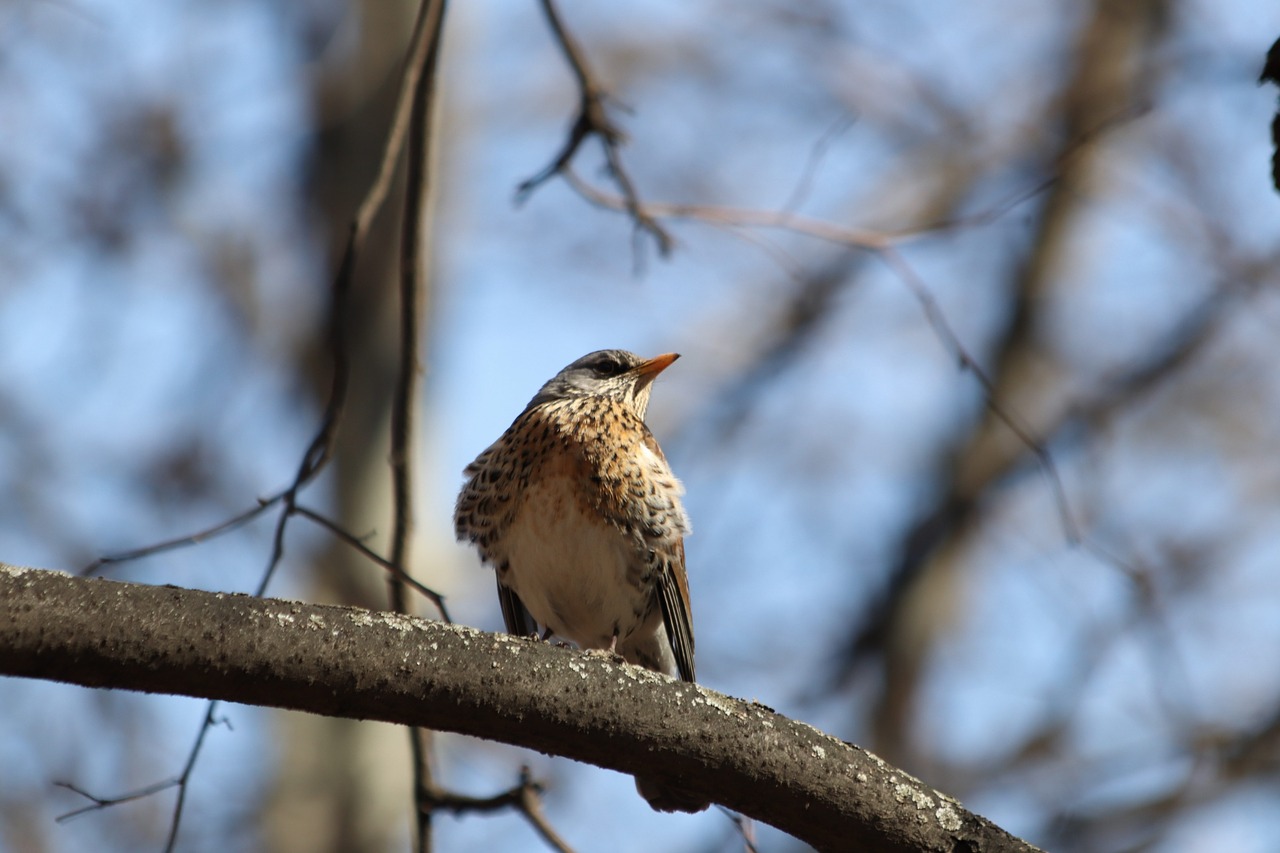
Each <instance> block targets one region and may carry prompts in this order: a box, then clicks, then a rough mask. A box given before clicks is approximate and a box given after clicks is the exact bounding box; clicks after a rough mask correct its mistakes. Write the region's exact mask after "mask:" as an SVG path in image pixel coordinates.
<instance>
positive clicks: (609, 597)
mask: <svg viewBox="0 0 1280 853" xmlns="http://www.w3.org/2000/svg"><path fill="white" fill-rule="evenodd" d="M584 509H585V512H584ZM637 547H638V544H637V543H636V542H635V541H634V540H632V539H630V538H629V537H627V536H625V535H624V534H623V533H622V532H621V531H620V530H618V529H617V528H615V527H612V526H610V525H608V524H606V523H605V522H604V521H602V520H601V519H600V518H599V517H598V516H597V515H596V514H595V513H594V512H593V511H591V510H590V509H589V508H584V507H580V506H579V504H578V501H577V497H576V495H575V492H574V490H573V488H572V484H571V482H570V481H569V480H568V479H567V478H565V477H548V478H544V479H543V480H542V481H541V482H538V483H536V484H534V483H531V484H530V485H529V486H528V487H527V490H526V492H525V495H524V499H523V501H522V504H521V508H520V511H519V512H518V513H517V515H516V517H515V519H514V520H513V521H512V523H511V525H510V527H508V528H507V530H506V532H505V535H504V536H503V539H502V542H501V545H500V548H501V550H502V551H503V552H505V555H506V558H507V561H508V563H509V565H510V570H509V571H508V573H507V575H506V577H505V578H504V580H505V582H506V583H507V585H508V586H510V587H511V588H512V589H514V590H515V592H516V594H517V595H518V596H520V600H521V601H523V602H524V606H525V607H527V608H528V609H529V612H530V613H531V614H533V618H534V619H536V620H537V621H538V622H539V623H541V624H542V625H544V626H545V627H547V628H550V629H551V630H552V631H553V632H554V633H555V634H556V635H557V636H559V637H561V638H563V639H567V640H572V641H573V642H574V643H577V644H578V645H579V646H581V647H583V648H589V649H590V648H608V647H609V644H610V641H611V640H612V639H613V637H614V635H615V634H617V635H618V636H619V637H620V638H626V636H627V635H628V634H630V633H631V631H633V630H634V629H635V628H636V627H637V625H638V623H639V619H638V617H637V616H636V612H635V611H636V609H637V605H638V604H640V602H639V601H638V600H637V591H636V590H635V589H634V588H633V587H632V586H631V584H629V583H628V582H627V569H628V567H629V566H630V565H631V564H632V562H633V561H635V560H637V559H638V558H639V557H640V554H638V553H637V550H636V549H637Z"/></svg>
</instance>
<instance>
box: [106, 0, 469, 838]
mask: <svg viewBox="0 0 1280 853" xmlns="http://www.w3.org/2000/svg"><path fill="white" fill-rule="evenodd" d="M442 5H443V4H442V3H441V2H424V4H423V6H422V8H421V9H420V11H419V16H418V21H417V23H416V24H415V27H414V38H413V42H412V46H411V49H410V54H409V57H408V59H407V60H406V62H405V69H404V73H403V75H402V78H401V84H400V94H399V97H398V100H397V102H396V110H395V114H394V117H393V119H392V124H391V130H390V133H389V134H388V138H387V144H386V148H385V149H384V151H383V155H382V162H381V163H380V165H379V169H378V174H377V177H376V178H375V179H374V182H373V184H372V185H371V186H370V188H369V191H368V192H367V193H366V194H365V197H364V200H363V201H362V202H361V204H360V207H359V208H358V209H357V211H356V214H355V217H354V219H353V220H352V223H351V228H350V230H349V232H348V235H347V243H346V247H345V248H344V250H343V255H342V260H341V262H340V263H339V265H338V271H337V273H336V274H335V276H334V280H333V284H332V287H331V289H330V302H329V308H328V313H327V338H328V350H329V354H330V357H331V358H332V360H333V367H332V377H331V385H330V389H329V397H328V400H327V402H326V405H325V411H324V415H323V417H322V419H321V424H320V427H319V428H318V430H317V431H316V434H315V436H314V438H313V439H312V440H311V443H310V444H309V445H308V447H307V449H306V451H305V452H304V454H303V457H302V461H301V462H300V464H299V466H298V470H297V472H296V474H295V476H294V479H293V482H292V483H291V484H290V485H289V487H288V488H286V489H285V490H283V491H282V492H279V493H278V494H276V495H273V496H272V497H270V498H267V499H264V500H260V501H259V502H258V505H257V506H255V507H253V508H251V509H249V510H246V511H245V512H242V513H240V514H239V515H236V516H234V517H233V518H231V519H229V520H227V521H225V522H222V523H221V524H218V525H215V526H213V527H211V528H208V529H206V530H203V531H201V532H199V533H195V534H191V535H188V536H183V537H179V538H176V539H171V540H168V541H166V542H162V543H160V544H158V545H153V546H149V547H146V548H139V549H135V550H133V551H129V552H124V553H121V554H115V555H111V556H109V557H104V558H101V559H99V560H97V561H95V563H93V564H91V565H90V566H88V567H87V568H86V569H85V570H84V573H85V574H92V573H93V572H95V571H97V569H98V568H100V567H101V566H102V565H104V564H106V563H116V562H124V561H126V560H136V559H141V558H143V557H148V556H151V555H153V554H157V553H161V552H163V551H168V550H171V549H173V548H179V547H185V546H189V545H195V544H198V543H200V542H203V541H205V540H207V539H209V538H212V537H213V536H217V535H220V534H222V533H226V532H229V531H231V530H234V529H235V528H237V527H239V526H240V525H242V524H245V523H246V522H248V521H250V520H252V519H253V518H256V517H257V516H258V515H259V514H261V513H262V512H264V511H265V510H266V509H268V508H270V507H273V506H276V505H278V504H281V503H283V505H284V506H283V509H282V511H281V513H280V515H279V517H278V518H277V521H276V527H275V531H274V535H273V537H272V550H271V557H270V559H269V561H268V564H267V568H266V570H265V571H264V572H263V576H262V579H261V580H260V581H259V583H258V586H257V588H256V590H255V594H256V595H258V596H261V595H263V594H264V593H265V592H266V590H267V588H268V586H269V585H270V582H271V578H272V576H273V575H274V574H275V570H276V568H277V567H278V566H279V564H280V561H281V559H282V558H283V556H284V534H285V529H286V525H287V523H288V519H289V518H290V517H291V516H292V515H293V514H294V513H295V512H296V511H297V496H298V493H299V491H301V489H302V488H303V487H304V486H305V485H306V484H307V483H309V482H310V481H311V480H312V479H314V478H315V476H316V475H317V474H319V473H320V471H321V470H323V468H324V467H325V465H327V464H328V462H329V460H330V459H331V458H332V455H333V448H334V441H335V438H336V435H337V430H338V426H339V424H340V422H341V419H342V412H343V407H344V406H345V404H346V395H347V382H348V379H349V354H348V351H347V334H346V319H347V316H348V314H349V311H348V309H347V303H348V301H349V298H350V293H351V289H352V286H353V283H354V279H355V266H356V260H357V258H358V257H359V255H360V251H361V249H362V248H363V247H364V242H365V238H366V237H367V235H368V232H369V228H370V226H371V225H372V223H373V219H374V217H375V216H376V215H377V213H378V211H379V210H381V208H382V205H383V203H384V202H385V200H386V197H387V193H388V192H389V190H390V187H391V179H392V176H393V174H394V172H395V166H396V162H397V161H398V159H399V157H400V152H401V150H402V148H403V146H404V140H405V135H406V131H407V130H408V127H409V118H410V112H411V111H412V107H413V102H414V98H415V94H416V92H417V89H418V83H419V81H420V79H421V78H422V77H423V74H424V72H425V68H426V65H427V57H428V54H429V52H430V51H429V48H430V47H431V46H432V45H433V43H434V40H435V37H436V36H437V35H438V21H437V22H434V23H433V22H432V21H431V20H430V16H431V14H432V13H433V11H434V12H435V13H436V14H437V15H438V14H439V12H440V11H441V8H442ZM216 705H217V703H216V702H210V703H209V705H208V706H207V708H206V709H205V717H204V722H203V723H202V725H201V728H200V734H199V735H198V736H197V737H196V740H195V743H194V744H193V745H192V747H191V751H190V753H189V754H188V756H187V762H186V765H185V767H184V769H183V772H182V774H181V775H180V776H179V777H178V779H177V781H176V783H175V784H176V786H177V787H178V799H177V802H176V804H175V806H174V815H173V820H172V823H171V825H170V831H169V839H168V842H167V844H166V848H165V849H166V850H167V851H171V850H172V849H173V847H174V844H175V843H176V841H177V835H178V827H179V824H180V823H181V820H182V810H183V807H184V805H185V803H186V789H187V781H188V780H189V779H190V775H191V771H192V769H193V768H194V767H195V762H196V759H197V758H198V756H199V754H200V750H201V747H202V746H203V744H204V737H205V734H206V733H207V732H208V729H209V727H210V726H211V725H213V722H214V718H213V712H214V710H215V708H216ZM167 787H171V786H170V785H167V784H158V785H152V786H147V788H146V789H139V790H140V791H141V790H148V789H154V790H151V791H150V793H154V792H155V791H158V790H164V789H165V788H167ZM128 799H137V797H127V798H117V801H118V802H125V801H127V800H128Z"/></svg>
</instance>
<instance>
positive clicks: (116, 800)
mask: <svg viewBox="0 0 1280 853" xmlns="http://www.w3.org/2000/svg"><path fill="white" fill-rule="evenodd" d="M178 782H179V780H178V779H166V780H165V781H163V782H154V783H152V784H150V785H147V786H146V787H143V788H138V789H136V790H133V791H129V792H128V793H125V794H121V795H119V796H117V797H99V796H97V795H96V794H90V793H89V792H88V791H86V790H84V789H83V788H79V787H77V786H75V785H73V784H71V783H70V782H54V783H53V784H54V785H56V786H57V787H59V788H66V789H67V790H68V791H72V792H74V793H76V794H79V795H80V796H82V797H84V798H85V799H86V800H91V801H92V802H91V803H90V804H89V805H87V806H82V807H80V808H78V809H74V810H72V811H69V812H64V813H63V814H60V815H58V816H57V817H56V818H54V822H55V823H63V822H65V821H68V820H72V819H74V818H77V817H79V816H80V815H82V814H88V813H89V812H93V811H97V810H98V809H105V808H108V807H110V806H115V805H119V804H120V803H127V802H130V801H131V800H140V799H142V798H143V797H149V796H151V795H152V794H158V793H160V792H161V791H167V790H168V789H170V788H172V787H174V786H175V785H177V784H178Z"/></svg>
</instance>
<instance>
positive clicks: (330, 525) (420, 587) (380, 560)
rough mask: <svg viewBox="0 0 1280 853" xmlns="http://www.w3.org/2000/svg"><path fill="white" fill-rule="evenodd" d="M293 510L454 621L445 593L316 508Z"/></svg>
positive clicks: (447, 620)
mask: <svg viewBox="0 0 1280 853" xmlns="http://www.w3.org/2000/svg"><path fill="white" fill-rule="evenodd" d="M293 511H294V513H295V514H297V515H300V516H302V517H303V518H306V519H310V520H311V521H314V522H315V523H316V524H318V525H320V526H321V527H323V528H325V529H326V530H328V531H329V532H330V533H332V534H333V535H334V536H336V537H338V539H339V540H340V541H342V542H345V543H346V544H347V545H350V546H351V547H352V548H354V549H356V551H358V552H359V553H360V555H361V556H363V557H365V558H366V559H369V560H372V561H373V562H375V563H377V564H378V565H379V566H382V568H384V569H386V570H387V571H389V572H391V574H393V575H394V576H395V577H397V578H398V579H400V580H401V581H403V582H404V583H406V584H408V585H409V586H410V587H412V588H413V589H414V590H416V591H417V592H418V593H419V594H421V595H422V596H423V597H424V598H426V599H428V600H429V601H430V602H431V603H432V604H433V605H435V607H436V609H437V610H438V611H440V620H441V621H443V622H448V623H450V624H452V623H453V618H452V617H450V616H449V609H448V608H447V607H446V606H445V603H444V596H443V595H441V594H440V593H438V592H436V591H435V590H434V589H432V588H431V587H429V586H427V585H426V584H424V583H422V581H420V580H418V579H417V578H415V577H414V576H413V575H411V574H409V573H408V572H406V571H405V570H404V569H402V568H401V567H400V566H397V565H396V564H395V563H393V562H391V561H390V560H388V559H387V558H386V557H384V556H382V555H381V554H379V553H378V552H377V551H374V550H373V549H372V548H370V547H369V546H368V545H366V544H365V543H364V542H363V541H361V539H360V537H358V536H356V535H355V534H353V533H351V532H350V531H348V530H345V529H343V527H342V526H341V525H340V524H338V523H337V522H336V521H334V520H333V519H331V518H327V517H325V516H323V515H321V514H320V513H318V512H316V511H315V510H313V509H309V508H308V507H304V506H297V505H295V506H294V508H293Z"/></svg>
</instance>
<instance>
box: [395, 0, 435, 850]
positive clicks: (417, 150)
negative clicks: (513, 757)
mask: <svg viewBox="0 0 1280 853" xmlns="http://www.w3.org/2000/svg"><path fill="white" fill-rule="evenodd" d="M444 7H445V3H444V0H424V2H423V5H422V16H423V17H422V32H421V33H420V34H419V35H420V40H421V41H423V42H426V43H427V45H428V46H427V50H426V53H425V54H422V55H421V56H422V70H421V71H420V72H417V75H416V76H417V79H416V81H415V85H414V88H413V107H412V111H411V113H410V117H409V151H408V166H407V168H406V177H405V195H404V214H403V216H402V217H401V234H400V359H399V366H398V370H397V373H396V387H395V393H394V394H393V396H392V406H391V483H392V534H391V562H392V563H394V564H395V565H396V566H398V567H400V571H399V572H396V573H393V575H392V578H391V582H390V589H389V593H390V598H391V609H392V610H394V611H396V612H397V613H408V612H410V609H409V606H408V605H409V602H408V600H407V595H406V584H405V581H404V577H403V576H404V574H405V571H404V567H405V566H407V565H408V563H409V551H410V544H411V538H410V534H411V532H412V529H413V438H414V429H413V427H414V413H415V412H416V411H417V388H418V375H419V373H420V371H421V365H420V358H419V354H418V342H419V338H420V336H421V332H420V328H419V322H420V319H421V315H422V304H423V290H424V281H423V279H424V274H423V258H422V255H423V228H424V224H425V220H426V206H427V203H428V200H429V196H430V192H431V189H432V187H431V174H430V166H431V158H432V156H433V152H432V150H431V142H432V136H431V131H432V118H433V115H434V112H435V110H434V105H435V92H436V79H437V69H438V67H439V58H440V37H441V33H442V31H443V29H444ZM415 55H417V52H415ZM409 746H410V752H411V754H412V765H413V791H414V803H415V805H416V808H414V810H413V813H414V816H415V830H416V831H415V834H414V850H416V851H417V853H427V851H429V850H430V849H431V831H432V826H431V818H432V810H431V809H430V808H429V807H427V805H426V803H427V802H428V798H427V793H428V791H430V790H431V789H432V788H434V782H433V780H432V776H431V763H430V748H431V733H430V732H429V731H427V730H426V729H422V728H419V727H417V726H410V727H409Z"/></svg>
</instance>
